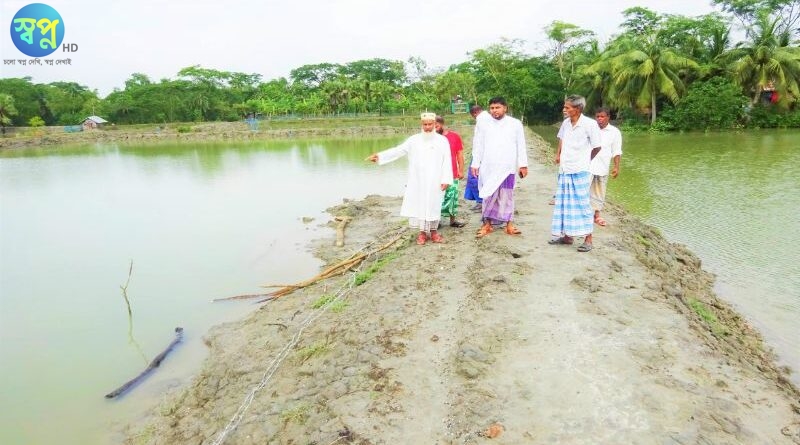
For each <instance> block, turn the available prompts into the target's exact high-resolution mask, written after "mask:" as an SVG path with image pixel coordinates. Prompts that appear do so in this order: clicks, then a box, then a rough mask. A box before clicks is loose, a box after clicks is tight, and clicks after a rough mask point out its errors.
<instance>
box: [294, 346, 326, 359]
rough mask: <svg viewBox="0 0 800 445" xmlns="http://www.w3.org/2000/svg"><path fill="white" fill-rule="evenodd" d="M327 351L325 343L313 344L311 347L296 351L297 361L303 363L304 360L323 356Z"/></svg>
mask: <svg viewBox="0 0 800 445" xmlns="http://www.w3.org/2000/svg"><path fill="white" fill-rule="evenodd" d="M329 349H330V347H329V346H328V344H327V343H314V344H313V345H309V346H306V347H304V348H301V349H298V350H297V352H296V354H297V361H298V362H300V363H304V362H305V361H306V360H308V359H310V358H312V357H316V356H318V355H320V354H323V353H325V352H327V351H328V350H329Z"/></svg>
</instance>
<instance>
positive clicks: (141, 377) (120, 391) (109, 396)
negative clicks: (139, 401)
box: [106, 327, 183, 399]
mask: <svg viewBox="0 0 800 445" xmlns="http://www.w3.org/2000/svg"><path fill="white" fill-rule="evenodd" d="M182 339H183V328H182V327H177V328H175V339H174V340H172V342H171V343H170V344H169V346H167V349H164V351H163V352H161V354H158V355H157V356H156V357H155V358H154V359H153V360H152V361H151V362H150V364H149V365H147V368H146V369H145V370H144V371H142V372H141V373H140V374H139V375H137V376H136V377H134V378H133V379H131V380H128V381H127V382H125V384H123V385H122V386H120V387H119V388H117V389H115V390H113V391H111V392H110V393H108V394H106V398H107V399H113V398H114V397H117V396H121V395H122V394H124V393H125V392H126V391H128V390H129V389H131V388H132V387H133V386H134V385H136V384H138V383H139V382H141V381H142V380H144V378H145V377H146V376H147V375H148V374H150V373H151V372H152V371H153V370H154V369H156V368H158V367H159V366H160V365H161V362H163V361H164V359H165V358H166V357H167V354H169V353H170V351H172V348H174V347H175V346H176V345H177V344H178V343H180V342H181V340H182Z"/></svg>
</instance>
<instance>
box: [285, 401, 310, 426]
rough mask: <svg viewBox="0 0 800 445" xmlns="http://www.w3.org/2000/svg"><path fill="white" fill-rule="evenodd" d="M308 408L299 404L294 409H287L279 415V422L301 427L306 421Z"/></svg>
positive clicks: (303, 404)
mask: <svg viewBox="0 0 800 445" xmlns="http://www.w3.org/2000/svg"><path fill="white" fill-rule="evenodd" d="M309 410H310V407H309V406H308V405H307V404H305V403H301V404H299V405H297V406H295V407H294V408H291V409H287V410H285V411H283V412H282V413H281V420H282V421H283V423H296V424H298V425H302V424H304V423H306V420H308V417H309V413H308V411H309Z"/></svg>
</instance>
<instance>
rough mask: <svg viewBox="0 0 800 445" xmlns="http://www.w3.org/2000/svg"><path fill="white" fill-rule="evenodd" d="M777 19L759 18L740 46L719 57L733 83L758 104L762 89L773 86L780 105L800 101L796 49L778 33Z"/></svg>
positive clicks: (798, 53) (799, 66)
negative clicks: (782, 102) (748, 39)
mask: <svg viewBox="0 0 800 445" xmlns="http://www.w3.org/2000/svg"><path fill="white" fill-rule="evenodd" d="M779 23H780V18H774V19H770V18H769V17H768V16H765V15H762V16H761V17H759V18H758V20H756V22H755V23H754V24H753V27H752V28H751V29H750V30H749V31H748V36H750V37H751V39H752V41H750V42H743V43H740V44H738V45H736V47H735V48H734V49H732V50H730V51H728V52H726V53H724V54H722V55H721V58H722V60H723V61H725V62H727V63H726V64H727V66H728V69H729V71H730V73H731V75H732V77H733V79H734V81H735V82H736V83H737V84H738V85H740V86H741V87H742V89H744V91H745V92H750V93H751V94H752V97H753V99H752V100H753V104H755V103H757V102H758V99H759V97H760V96H761V91H762V90H763V89H764V87H765V86H767V85H768V84H770V83H772V84H774V87H775V91H777V92H778V95H779V97H780V98H781V100H782V101H796V100H797V98H798V97H800V91H799V90H800V48H798V47H796V46H790V44H791V33H790V32H788V31H779Z"/></svg>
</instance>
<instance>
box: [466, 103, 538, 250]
mask: <svg viewBox="0 0 800 445" xmlns="http://www.w3.org/2000/svg"><path fill="white" fill-rule="evenodd" d="M507 111H508V105H506V101H505V99H503V98H502V97H494V98H492V99H490V100H489V114H490V115H491V117H492V119H485V120H483V121H480V123H479V124H478V125H476V130H475V139H474V140H473V144H472V166H471V170H472V174H473V175H475V176H477V177H478V193H479V195H480V197H481V198H483V209H482V218H483V226H482V227H481V229H480V230H479V231H478V238H480V237H483V236H486V235H488V234H489V233H491V232H492V231H493V229H492V224H493V223H494V224H502V223H506V233H508V234H509V235H519V234H520V233H522V232H520V231H519V229H517V228H516V227H514V225H513V224H512V223H511V220H512V219H513V217H514V184H515V176H516V174H517V173H519V177H520V178H524V177H525V176H527V175H528V152H527V147H526V145H525V132H524V130H523V128H522V122H520V121H519V119H514V118H513V117H511V116H508V115H506V112H507Z"/></svg>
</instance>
